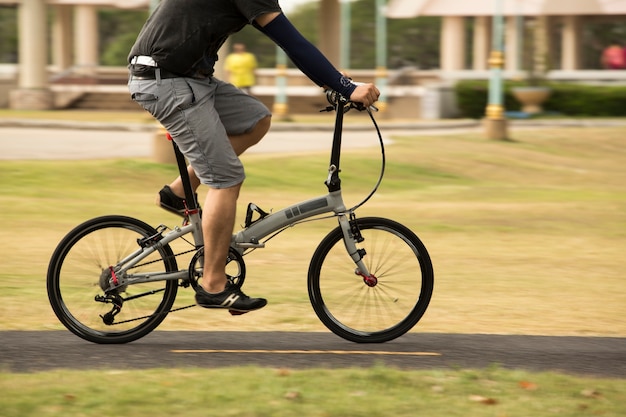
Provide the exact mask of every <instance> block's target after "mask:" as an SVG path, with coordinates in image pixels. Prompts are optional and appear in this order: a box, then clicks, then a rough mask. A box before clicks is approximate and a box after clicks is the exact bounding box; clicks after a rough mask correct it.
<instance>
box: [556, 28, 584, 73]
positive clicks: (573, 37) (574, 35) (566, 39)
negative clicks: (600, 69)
mask: <svg viewBox="0 0 626 417" xmlns="http://www.w3.org/2000/svg"><path fill="white" fill-rule="evenodd" d="M581 32H582V24H581V18H580V16H564V17H563V33H562V48H563V50H562V52H561V54H562V55H561V69H563V70H577V69H580V61H581Z"/></svg>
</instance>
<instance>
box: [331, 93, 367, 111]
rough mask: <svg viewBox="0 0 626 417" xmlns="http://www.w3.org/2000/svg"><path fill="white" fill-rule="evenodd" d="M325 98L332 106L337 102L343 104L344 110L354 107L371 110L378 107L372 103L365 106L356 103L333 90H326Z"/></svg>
mask: <svg viewBox="0 0 626 417" xmlns="http://www.w3.org/2000/svg"><path fill="white" fill-rule="evenodd" d="M326 100H328V102H329V103H330V104H331V105H332V106H333V108H334V107H335V106H337V105H339V104H342V105H343V106H344V108H345V109H344V110H345V111H348V110H350V109H356V110H358V111H364V110H368V109H369V110H371V111H375V112H377V111H378V108H377V107H376V106H374V105H373V104H372V105H370V106H369V108H366V107H365V106H364V105H363V104H361V103H357V102H355V101H351V100H350V99H349V98H347V97H344V96H343V95H342V94H341V93H338V92H337V91H335V90H330V89H329V90H326Z"/></svg>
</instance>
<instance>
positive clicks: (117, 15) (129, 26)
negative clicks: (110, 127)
mask: <svg viewBox="0 0 626 417" xmlns="http://www.w3.org/2000/svg"><path fill="white" fill-rule="evenodd" d="M375 4H376V0H357V1H354V2H353V3H352V7H351V10H352V13H351V14H352V15H351V45H350V49H351V51H350V52H351V53H350V56H351V59H350V60H351V65H350V66H351V68H353V69H368V68H374V67H375V63H376V57H375V46H374V45H375V39H376V28H375V19H374V16H375V13H376V7H375ZM318 9H319V3H318V2H317V1H311V2H310V3H305V4H303V5H301V6H299V7H297V8H296V9H295V10H293V11H291V12H290V13H289V19H290V20H291V21H292V22H293V23H294V25H295V26H296V27H297V28H298V29H299V30H300V31H301V32H302V33H303V34H304V36H305V37H307V38H308V39H310V40H311V41H312V42H313V43H316V42H317V39H318V33H317V31H318ZM147 14H148V12H147V11H128V10H114V9H103V10H101V11H100V12H99V24H100V28H99V30H100V54H101V62H102V64H103V65H125V64H126V56H127V54H128V51H129V50H130V47H131V46H132V44H133V42H134V41H135V38H136V36H137V34H138V33H139V30H140V29H141V26H142V25H143V23H144V21H145V19H146V17H147ZM468 25H469V26H468V32H469V33H471V30H472V28H471V22H470V21H468ZM554 29H555V30H556V29H557V28H556V27H555V28H554ZM440 30H441V19H440V18H438V17H418V18H413V19H389V20H388V23H387V40H388V63H387V66H388V67H389V68H399V67H402V66H415V67H418V68H420V69H432V68H438V67H439V37H440ZM17 32H18V31H17V9H16V7H15V6H6V5H5V6H0V63H16V62H17V59H18V56H17V51H18V46H17ZM470 39H471V37H470ZM233 41H236V42H243V43H245V44H246V46H247V47H248V50H250V51H251V52H253V53H254V54H255V55H256V56H257V59H258V60H259V65H260V66H261V67H266V68H272V67H274V66H275V59H276V47H275V46H274V44H273V43H272V41H271V40H269V39H268V38H267V37H265V36H259V33H258V31H257V30H256V29H254V28H253V27H250V26H248V27H246V28H245V29H244V30H242V31H241V32H239V33H237V34H235V35H233ZM615 41H617V42H619V43H622V44H626V21H624V20H620V19H617V18H615V19H610V18H605V19H601V20H591V21H589V22H587V23H586V24H585V27H584V33H583V44H584V56H583V68H584V69H598V68H601V65H600V61H599V57H600V55H601V53H602V50H603V48H604V47H605V46H606V45H608V44H609V43H611V42H615ZM468 42H469V40H468ZM469 51H470V54H471V48H470V49H469ZM552 58H554V59H555V62H556V61H557V60H558V57H552Z"/></svg>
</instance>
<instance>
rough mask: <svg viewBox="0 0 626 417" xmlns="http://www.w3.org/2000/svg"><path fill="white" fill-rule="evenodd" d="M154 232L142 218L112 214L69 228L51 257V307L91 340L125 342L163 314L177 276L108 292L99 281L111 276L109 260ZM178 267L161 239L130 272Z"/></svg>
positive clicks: (153, 324) (173, 296)
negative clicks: (116, 310) (118, 305)
mask: <svg viewBox="0 0 626 417" xmlns="http://www.w3.org/2000/svg"><path fill="white" fill-rule="evenodd" d="M157 233H158V232H157V231H156V230H155V229H154V228H153V227H151V226H149V225H148V224H146V223H144V222H142V221H140V220H137V219H134V218H131V217H125V216H115V215H114V216H104V217H98V218H95V219H92V220H89V221H87V222H85V223H83V224H81V225H79V226H77V227H76V228H74V229H73V230H72V231H71V232H70V233H68V234H67V236H66V237H65V238H64V239H63V240H62V241H61V243H59V245H58V246H57V248H56V250H55V251H54V253H53V255H52V258H51V260H50V265H49V267H48V276H47V289H48V299H49V300H50V304H51V306H52V309H53V310H54V313H55V314H56V315H57V317H58V318H59V320H60V321H61V323H63V325H64V326H65V327H67V329H68V330H70V331H71V332H73V333H74V334H76V335H77V336H79V337H81V338H83V339H85V340H88V341H90V342H94V343H128V342H132V341H133V340H137V339H139V338H141V337H143V336H145V335H147V334H148V333H149V332H151V331H152V330H154V329H155V328H156V327H157V326H158V325H159V324H160V323H161V322H162V321H163V319H165V316H166V315H167V313H168V312H169V310H170V309H171V307H172V305H173V304H174V300H175V299H176V293H177V290H178V281H176V280H167V281H154V282H145V283H139V284H133V285H128V286H125V287H120V288H119V289H117V290H115V291H113V292H110V291H109V292H108V293H107V294H105V292H104V291H103V289H102V286H103V285H102V284H101V280H102V279H107V280H108V277H110V275H108V274H110V272H109V267H110V266H114V265H116V264H117V263H118V262H119V261H120V260H121V259H123V258H124V257H126V256H128V255H129V254H130V253H132V252H134V251H135V250H137V249H138V248H139V246H138V244H137V240H138V239H142V238H145V237H149V236H154V235H156V234H157ZM177 270H178V268H177V265H176V260H175V258H174V254H173V252H172V250H171V248H170V247H169V246H168V245H165V246H162V247H160V248H159V249H158V250H157V251H155V252H154V253H152V254H151V255H149V256H148V257H147V258H146V259H143V260H142V261H141V262H140V264H138V265H136V266H135V267H134V268H133V269H132V270H130V271H129V272H132V273H136V272H148V271H149V272H153V273H154V272H159V273H160V272H174V271H177ZM103 296H108V298H107V300H108V301H106V302H105V301H103V298H102V297H103ZM98 297H100V298H99V299H98ZM120 300H121V309H120V311H119V313H117V314H115V315H114V318H113V316H111V311H112V308H113V304H112V303H111V301H116V302H120ZM107 313H109V314H108V316H107Z"/></svg>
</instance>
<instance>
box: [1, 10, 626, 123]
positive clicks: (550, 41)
mask: <svg viewBox="0 0 626 417" xmlns="http://www.w3.org/2000/svg"><path fill="white" fill-rule="evenodd" d="M497 2H501V8H502V13H503V15H504V19H505V28H504V38H505V41H504V48H505V56H506V59H505V61H504V76H505V78H507V79H523V78H524V77H526V76H527V72H528V70H529V68H528V64H527V62H528V60H529V59H530V58H529V57H528V47H529V45H531V44H532V42H531V38H532V36H533V35H532V30H533V28H534V27H535V26H536V24H537V22H538V21H539V20H541V21H542V23H543V25H544V27H546V28H547V30H546V31H545V35H544V38H543V39H544V43H543V47H544V48H545V50H546V51H547V55H548V56H547V57H546V58H547V59H546V62H547V64H546V69H545V77H546V78H548V79H550V80H554V81H570V82H593V83H602V82H605V83H622V82H624V81H626V71H607V70H605V69H603V68H602V64H601V57H600V55H601V52H602V50H603V49H604V48H605V47H607V46H609V44H613V43H619V44H620V45H622V44H623V43H625V42H626V19H625V18H626V0H472V1H467V2H459V1H458V0H353V1H349V0H317V1H316V0H311V1H306V0H291V1H290V0H283V1H281V5H283V7H284V8H285V10H286V11H287V12H288V15H289V17H290V19H292V20H294V22H295V23H296V26H297V27H299V28H301V29H302V30H303V31H308V32H310V33H307V37H309V38H312V39H313V40H314V42H316V44H317V45H318V47H319V48H320V49H321V50H322V51H323V52H324V53H325V54H326V55H327V56H328V57H329V58H330V59H331V61H332V62H333V63H335V65H336V66H337V67H339V68H341V69H342V70H346V71H348V72H349V73H350V75H351V76H352V77H353V78H354V79H357V80H359V81H376V82H378V83H379V84H381V85H382V86H383V87H384V94H383V104H384V107H385V108H387V109H388V110H390V112H393V114H394V116H395V117H407V118H439V117H453V116H455V105H454V97H453V94H452V91H451V88H452V86H453V85H454V84H455V83H456V82H457V81H458V80H467V79H488V78H489V64H488V62H489V53H490V50H491V48H492V46H493V39H492V35H493V33H492V28H493V20H492V19H493V16H494V12H495V10H496V8H495V4H496V3H497ZM157 3H158V1H157V0H22V1H15V0H12V1H11V0H0V19H1V20H0V23H1V25H0V26H1V27H2V28H1V29H0V32H1V33H0V107H11V108H15V109H52V108H105V109H129V110H131V109H132V110H137V109H138V108H137V106H136V105H135V104H134V103H132V102H131V101H130V99H129V98H128V94H127V91H126V87H125V82H126V74H127V71H126V68H125V66H124V63H123V61H122V62H120V57H125V54H126V53H127V51H128V49H129V47H130V46H129V45H130V44H132V41H133V40H134V38H135V37H136V34H137V31H138V30H139V29H140V27H141V24H142V23H143V21H144V20H145V18H146V16H147V14H148V13H149V11H150V10H151V9H152V8H154V7H155V6H156V4H157ZM310 16H315V19H311V17H310ZM252 30H253V29H252ZM238 36H240V37H239V38H237V39H238V41H244V42H245V43H248V49H249V50H251V51H252V52H254V53H255V54H257V56H259V55H261V56H259V58H260V59H259V61H260V63H261V68H260V69H259V70H258V71H257V73H258V74H257V79H258V84H257V85H256V86H254V88H253V93H254V94H255V95H257V96H259V97H260V98H261V99H262V100H263V101H265V102H266V103H267V104H268V105H270V106H272V105H273V104H274V103H275V102H276V100H277V97H280V96H281V95H283V94H284V95H285V97H286V101H287V102H288V111H289V112H293V113H310V112H314V111H315V110H316V109H317V108H319V106H323V105H324V100H323V95H322V94H321V92H320V91H319V89H318V88H317V87H315V86H314V85H313V84H312V83H311V82H310V81H308V80H307V79H306V78H305V77H304V76H303V75H301V74H300V72H299V71H298V70H297V69H294V68H292V67H291V66H287V68H283V67H281V66H280V64H279V62H280V54H279V53H278V52H277V51H276V50H275V48H274V47H273V45H269V44H267V43H265V44H263V43H262V41H261V40H258V39H255V36H253V35H250V34H249V33H248V34H246V33H245V32H244V33H242V34H238ZM256 38H263V37H258V36H256ZM622 38H623V39H622ZM251 42H255V44H254V45H250V44H249V43H251ZM257 42H258V44H257ZM12 45H13V46H12ZM103 45H106V48H103ZM622 46H623V45H622ZM225 48H228V45H226V46H225ZM225 53H226V51H225ZM225 53H224V54H222V56H225ZM263 63H266V64H265V65H263ZM219 75H220V68H219V67H218V76H219ZM281 77H282V78H283V81H284V82H283V83H279V82H277V80H278V78H281ZM283 89H284V91H282V90H283Z"/></svg>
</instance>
